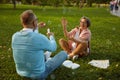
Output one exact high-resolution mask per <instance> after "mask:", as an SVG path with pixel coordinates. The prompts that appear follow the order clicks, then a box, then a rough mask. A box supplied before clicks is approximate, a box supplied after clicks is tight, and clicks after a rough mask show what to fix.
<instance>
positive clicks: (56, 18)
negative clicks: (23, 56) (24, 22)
mask: <svg viewBox="0 0 120 80" xmlns="http://www.w3.org/2000/svg"><path fill="white" fill-rule="evenodd" d="M16 7H17V9H16V10H13V9H12V5H0V11H1V12H0V18H1V19H0V58H1V60H0V80H28V79H26V78H22V77H20V76H18V75H17V73H16V70H15V64H14V61H13V57H12V50H11V37H12V35H13V33H15V32H16V31H19V30H21V29H22V26H21V23H20V20H19V15H20V14H21V12H23V11H24V10H26V9H32V10H33V11H34V12H35V14H36V15H37V17H38V18H39V21H44V22H46V24H47V26H46V27H45V28H41V29H39V31H40V32H41V33H43V34H46V30H47V28H48V27H49V28H50V29H51V31H52V32H54V33H55V38H56V41H57V44H58V40H59V39H60V38H64V35H63V33H62V32H63V31H62V27H61V22H60V20H61V18H62V17H66V19H67V20H68V23H69V24H68V27H67V28H68V30H71V29H72V28H74V26H76V25H79V19H80V17H82V16H87V17H89V18H90V20H91V22H92V25H91V27H90V29H91V32H92V39H91V55H90V56H88V57H83V58H80V59H78V60H75V61H74V62H76V63H78V64H80V68H78V69H76V70H71V69H68V68H65V67H63V66H61V67H60V68H58V69H57V70H56V71H54V72H53V73H52V74H54V75H55V80H120V62H119V61H120V54H119V53H120V37H119V36H120V32H119V30H120V22H119V21H120V18H119V17H116V16H113V15H111V14H110V13H109V11H107V9H106V8H83V9H78V8H75V7H74V8H72V7H58V8H53V7H47V6H46V7H38V6H29V5H17V6H16ZM61 50H62V49H61V48H60V46H59V44H58V48H57V51H56V52H53V55H52V56H54V55H55V54H57V53H58V52H59V51H61ZM93 59H95V60H104V59H109V61H110V66H109V67H108V68H107V69H100V68H96V67H93V66H91V65H89V64H88V62H89V61H91V60H93ZM51 77H52V76H51V75H50V76H49V77H48V78H47V80H52V79H51Z"/></svg>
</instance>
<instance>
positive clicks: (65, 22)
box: [61, 18, 68, 29]
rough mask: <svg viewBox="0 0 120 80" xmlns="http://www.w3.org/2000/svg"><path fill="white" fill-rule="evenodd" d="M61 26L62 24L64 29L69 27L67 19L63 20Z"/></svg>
mask: <svg viewBox="0 0 120 80" xmlns="http://www.w3.org/2000/svg"><path fill="white" fill-rule="evenodd" d="M61 24H62V26H63V28H65V29H66V26H67V24H68V21H67V20H66V19H65V18H62V20H61Z"/></svg>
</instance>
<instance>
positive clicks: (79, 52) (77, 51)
mask: <svg viewBox="0 0 120 80" xmlns="http://www.w3.org/2000/svg"><path fill="white" fill-rule="evenodd" d="M86 49H87V43H80V44H78V46H77V47H76V49H74V50H73V51H72V53H71V54H70V57H73V56H74V55H80V57H81V56H83V55H85V54H87V53H86V51H87V50H86Z"/></svg>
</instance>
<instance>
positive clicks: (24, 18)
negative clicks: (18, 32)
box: [20, 10, 35, 25]
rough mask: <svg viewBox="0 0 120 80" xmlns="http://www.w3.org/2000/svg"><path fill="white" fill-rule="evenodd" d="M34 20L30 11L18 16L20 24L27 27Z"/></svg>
mask: <svg viewBox="0 0 120 80" xmlns="http://www.w3.org/2000/svg"><path fill="white" fill-rule="evenodd" d="M34 18H35V15H34V13H33V11H32V10H26V11H24V12H23V13H22V14H21V15H20V20H21V23H23V24H25V25H28V24H30V23H31V22H32V21H33V20H34Z"/></svg>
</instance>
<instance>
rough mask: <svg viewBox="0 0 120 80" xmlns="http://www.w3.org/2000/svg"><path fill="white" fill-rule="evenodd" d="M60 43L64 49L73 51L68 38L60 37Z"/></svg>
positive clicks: (69, 51)
mask: <svg viewBox="0 0 120 80" xmlns="http://www.w3.org/2000/svg"><path fill="white" fill-rule="evenodd" d="M59 45H60V46H61V48H62V49H63V50H65V51H67V52H68V53H71V49H70V46H69V43H68V42H67V41H66V40H64V39H60V40H59Z"/></svg>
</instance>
